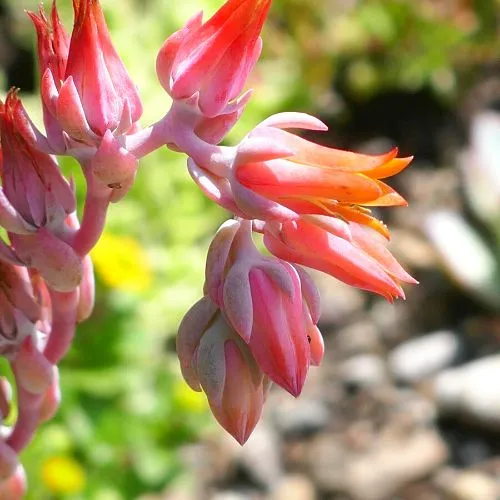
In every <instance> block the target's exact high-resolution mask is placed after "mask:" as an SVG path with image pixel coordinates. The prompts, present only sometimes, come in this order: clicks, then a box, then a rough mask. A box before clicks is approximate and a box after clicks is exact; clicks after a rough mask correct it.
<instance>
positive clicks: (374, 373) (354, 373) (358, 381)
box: [339, 354, 388, 389]
mask: <svg viewBox="0 0 500 500" xmlns="http://www.w3.org/2000/svg"><path fill="white" fill-rule="evenodd" d="M339 374H340V377H341V379H342V381H343V382H344V383H346V384H349V385H351V386H355V387H357V388H364V389H367V388H371V387H376V386H379V385H381V384H383V383H385V382H387V380H388V377H387V371H386V365H385V362H384V360H383V359H382V358H381V357H380V356H377V355H376V354H358V355H357V356H353V357H352V358H350V359H348V360H346V361H344V362H343V363H342V364H341V365H340V366H339Z"/></svg>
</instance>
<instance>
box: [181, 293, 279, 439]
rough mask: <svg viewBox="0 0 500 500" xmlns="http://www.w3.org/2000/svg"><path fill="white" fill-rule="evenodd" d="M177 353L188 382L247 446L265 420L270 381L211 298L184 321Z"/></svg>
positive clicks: (194, 306) (202, 300)
mask: <svg viewBox="0 0 500 500" xmlns="http://www.w3.org/2000/svg"><path fill="white" fill-rule="evenodd" d="M177 354H178V356H179V360H180V363H181V370H182V374H183V375H184V378H185V379H186V382H187V383H188V384H189V385H190V387H191V388H192V389H194V390H195V391H200V390H201V389H203V391H204V392H205V394H206V396H207V399H208V402H209V404H210V408H211V410H212V412H213V414H214V416H215V418H216V419H217V420H218V422H219V423H220V424H221V426H222V427H224V429H226V431H227V432H229V433H230V434H231V435H232V436H233V437H234V438H235V439H236V440H237V441H238V442H239V443H240V444H243V443H245V441H246V440H247V439H248V437H249V436H250V434H251V433H252V431H253V429H254V428H255V426H256V424H257V422H258V421H259V419H260V417H261V414H262V408H263V405H264V402H265V399H266V395H267V392H268V389H269V387H270V381H269V379H268V378H267V377H266V376H265V375H264V374H263V373H262V372H261V370H260V369H259V367H258V365H257V363H256V362H255V360H254V358H253V356H252V354H251V352H250V350H249V349H248V347H247V346H246V345H245V343H244V342H243V341H242V339H241V338H240V337H239V336H238V334H237V333H236V332H234V331H233V329H232V328H231V327H230V326H229V324H228V323H227V322H226V320H225V319H224V317H223V315H222V314H221V312H220V310H218V308H217V307H216V306H215V304H213V302H212V301H211V300H210V298H208V297H204V298H203V299H201V300H200V301H198V302H197V303H196V304H194V305H193V307H191V309H190V310H189V311H188V312H187V313H186V315H185V316H184V319H183V320H182V322H181V325H180V326H179V333H178V336H177Z"/></svg>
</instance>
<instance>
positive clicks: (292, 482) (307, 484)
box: [270, 474, 317, 500]
mask: <svg viewBox="0 0 500 500" xmlns="http://www.w3.org/2000/svg"><path fill="white" fill-rule="evenodd" d="M316 498H317V496H316V491H315V488H314V485H313V484H312V482H311V481H310V480H309V479H308V478H307V477H306V476H303V475H300V474H293V475H289V476H286V477H284V478H283V481H282V482H281V484H280V486H279V487H278V489H277V490H276V491H275V492H274V494H273V495H272V496H271V499H270V500H316Z"/></svg>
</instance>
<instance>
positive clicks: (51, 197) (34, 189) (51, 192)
mask: <svg viewBox="0 0 500 500" xmlns="http://www.w3.org/2000/svg"><path fill="white" fill-rule="evenodd" d="M0 135H1V141H2V150H3V168H2V170H1V172H0V174H1V180H2V187H3V192H4V193H5V195H6V197H7V198H8V200H9V201H10V203H11V204H12V206H13V207H14V208H15V210H16V211H17V212H18V213H19V214H20V215H21V216H22V218H23V219H24V220H25V221H27V222H28V223H29V224H30V225H31V226H34V227H42V226H47V227H51V228H54V229H61V226H62V225H63V224H64V219H65V218H66V216H67V214H69V213H71V212H74V211H75V208H76V202H75V195H74V193H73V190H72V189H71V186H70V185H69V184H68V182H67V181H66V179H65V178H64V177H63V175H62V174H61V172H60V170H59V167H58V165H57V162H56V160H55V159H54V158H53V157H52V156H50V155H48V154H46V153H42V152H40V151H39V149H38V148H37V147H36V137H35V133H34V132H33V129H32V128H31V127H30V126H29V121H28V118H27V115H26V112H25V111H24V109H23V107H22V104H21V101H20V100H19V98H18V97H17V95H16V93H15V92H14V91H11V92H9V93H8V94H7V98H6V100H5V104H2V103H0ZM24 232H26V231H24Z"/></svg>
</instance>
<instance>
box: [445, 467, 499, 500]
mask: <svg viewBox="0 0 500 500" xmlns="http://www.w3.org/2000/svg"><path fill="white" fill-rule="evenodd" d="M435 483H436V485H437V486H438V487H439V488H440V489H441V491H442V492H443V493H444V494H445V495H446V498H449V499H450V500H490V499H491V500H496V499H498V498H500V487H499V485H498V484H497V482H496V481H495V480H494V479H493V478H491V477H489V476H487V475H486V474H483V473H482V472H478V471H465V472H461V471H457V470H453V469H445V470H443V471H442V472H440V473H439V474H438V475H437V477H436V479H435Z"/></svg>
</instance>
